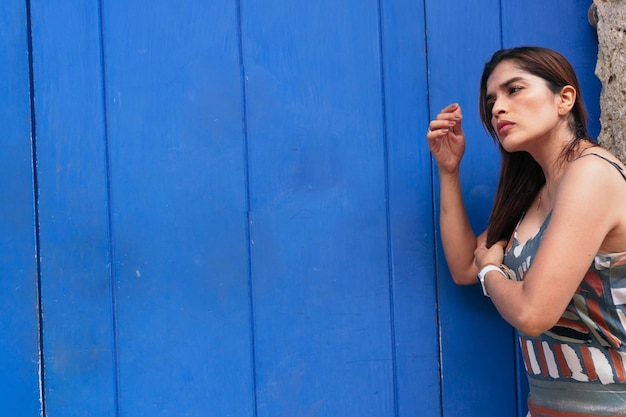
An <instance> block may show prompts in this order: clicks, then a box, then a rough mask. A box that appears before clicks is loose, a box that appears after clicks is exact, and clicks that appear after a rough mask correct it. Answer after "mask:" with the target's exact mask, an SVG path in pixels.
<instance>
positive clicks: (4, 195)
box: [0, 0, 41, 417]
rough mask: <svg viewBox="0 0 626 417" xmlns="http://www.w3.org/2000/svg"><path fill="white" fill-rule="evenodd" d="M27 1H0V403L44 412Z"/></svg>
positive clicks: (23, 414)
mask: <svg viewBox="0 0 626 417" xmlns="http://www.w3.org/2000/svg"><path fill="white" fill-rule="evenodd" d="M25 6H26V5H25V3H24V1H21V0H7V1H3V2H1V3H0V43H1V44H2V45H3V47H2V48H0V62H1V63H2V76H1V77H0V126H2V135H1V136H0V140H1V141H2V151H1V152H0V207H1V208H0V317H1V319H0V333H1V334H2V337H0V404H2V406H1V408H2V413H3V414H5V415H10V416H15V417H29V416H38V415H40V407H41V404H40V392H39V363H40V361H39V335H38V303H39V301H38V297H37V263H36V257H37V252H36V234H35V224H36V222H35V206H34V195H35V192H34V185H33V174H34V173H33V154H32V152H33V148H32V130H31V111H30V82H29V63H28V28H27V14H26V7H25Z"/></svg>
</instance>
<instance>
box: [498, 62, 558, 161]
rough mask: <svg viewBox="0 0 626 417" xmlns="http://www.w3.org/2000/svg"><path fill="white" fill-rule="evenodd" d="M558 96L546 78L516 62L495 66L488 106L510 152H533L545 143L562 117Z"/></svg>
mask: <svg viewBox="0 0 626 417" xmlns="http://www.w3.org/2000/svg"><path fill="white" fill-rule="evenodd" d="M559 102H560V100H559V95H558V94H555V93H553V92H552V91H551V90H550V89H549V88H548V85H547V83H546V81H545V80H544V79H543V78H540V77H537V76H535V75H532V74H530V73H529V72H526V71H524V70H522V69H520V68H519V67H517V65H515V62H513V61H503V62H501V63H500V64H498V65H497V66H496V68H495V69H494V70H493V72H492V73H491V75H490V76H489V79H488V80H487V94H486V105H487V106H488V107H489V108H491V114H492V117H491V125H492V126H493V128H494V130H495V131H496V134H497V135H498V139H499V140H500V143H501V144H502V147H503V148H504V149H505V150H506V151H508V152H515V151H520V150H525V151H532V150H533V147H536V146H539V145H541V144H542V143H545V140H543V139H546V138H548V137H549V135H550V134H551V133H552V132H554V131H555V129H556V128H557V126H558V125H559V122H560V120H561V118H560V115H559Z"/></svg>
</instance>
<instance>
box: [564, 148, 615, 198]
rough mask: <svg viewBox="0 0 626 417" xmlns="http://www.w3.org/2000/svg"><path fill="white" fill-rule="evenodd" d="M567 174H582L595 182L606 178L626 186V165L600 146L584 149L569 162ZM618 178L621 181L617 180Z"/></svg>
mask: <svg viewBox="0 0 626 417" xmlns="http://www.w3.org/2000/svg"><path fill="white" fill-rule="evenodd" d="M565 174H570V175H582V176H584V177H587V178H588V179H590V180H593V181H594V182H598V181H602V180H603V179H605V180H608V181H610V182H613V183H616V185H619V186H624V187H626V184H624V182H625V181H624V180H626V166H624V164H623V163H622V162H621V161H620V160H619V158H617V157H616V156H615V155H614V154H612V153H611V152H609V151H608V150H606V149H604V148H602V147H600V146H595V147H590V148H587V149H585V150H584V151H582V152H581V153H580V155H578V156H577V157H575V158H574V159H573V160H572V161H571V162H570V163H569V164H568V166H567V167H566V169H565ZM616 179H617V180H619V181H615V180H616ZM625 191H626V188H625Z"/></svg>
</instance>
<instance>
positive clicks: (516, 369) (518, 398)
mask: <svg viewBox="0 0 626 417" xmlns="http://www.w3.org/2000/svg"><path fill="white" fill-rule="evenodd" d="M498 5H499V7H500V16H499V17H500V22H499V23H500V48H504V4H503V0H499V2H498ZM511 333H512V336H513V349H514V351H513V353H514V354H513V358H514V361H513V375H515V381H514V386H515V412H516V414H517V416H518V417H524V416H525V415H526V414H525V412H524V410H523V408H524V404H523V402H524V401H525V399H524V398H522V391H521V390H522V387H521V380H520V378H524V377H525V375H523V374H522V372H521V368H520V366H519V363H520V347H519V344H518V342H517V334H516V332H515V329H511Z"/></svg>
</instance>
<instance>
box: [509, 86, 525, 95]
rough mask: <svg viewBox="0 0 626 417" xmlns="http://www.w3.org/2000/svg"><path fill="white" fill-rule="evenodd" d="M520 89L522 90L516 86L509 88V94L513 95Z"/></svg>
mask: <svg viewBox="0 0 626 417" xmlns="http://www.w3.org/2000/svg"><path fill="white" fill-rule="evenodd" d="M521 89H522V87H518V86H515V87H509V94H515V93H517V92H518V91H519V90H521Z"/></svg>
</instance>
